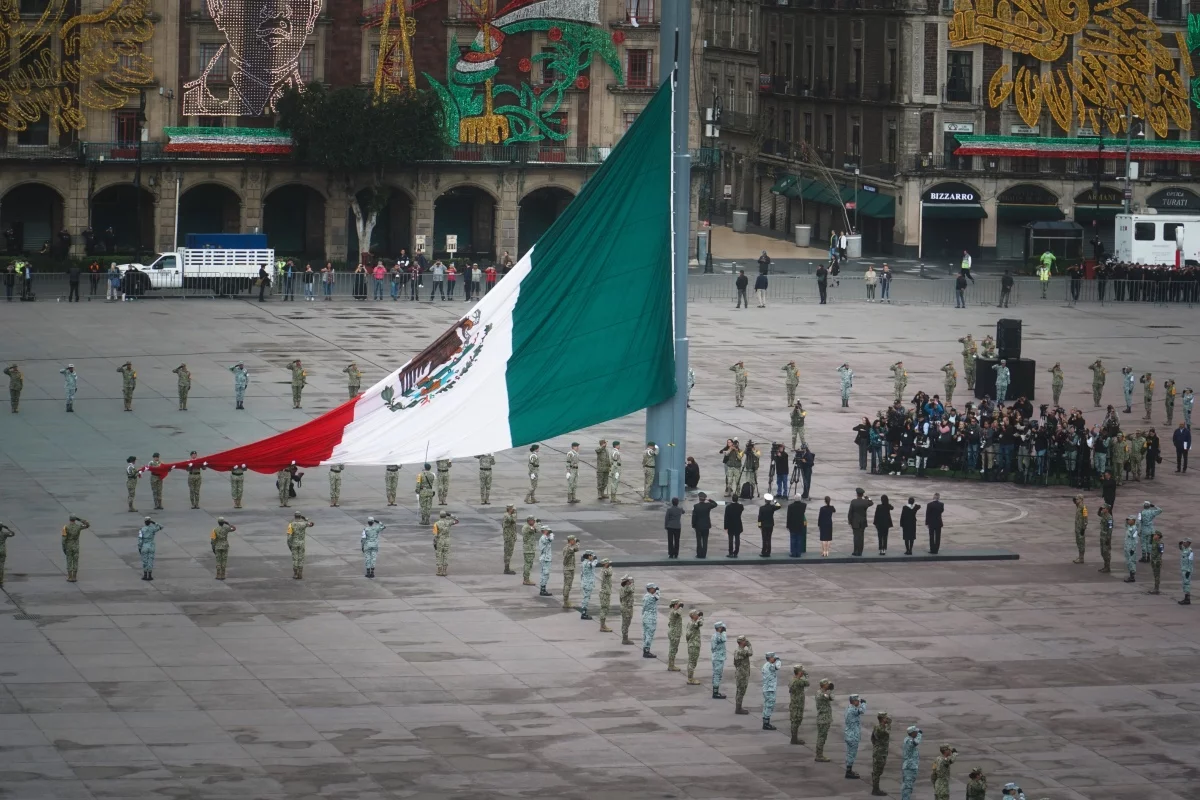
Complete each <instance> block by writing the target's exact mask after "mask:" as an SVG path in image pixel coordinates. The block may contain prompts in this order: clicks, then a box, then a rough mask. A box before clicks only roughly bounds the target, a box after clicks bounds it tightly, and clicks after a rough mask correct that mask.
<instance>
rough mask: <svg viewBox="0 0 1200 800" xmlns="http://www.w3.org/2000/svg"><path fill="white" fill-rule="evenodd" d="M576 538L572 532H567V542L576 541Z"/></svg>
mask: <svg viewBox="0 0 1200 800" xmlns="http://www.w3.org/2000/svg"><path fill="white" fill-rule="evenodd" d="M577 538H578V537H576V536H575V534H573V533H570V534H567V541H568V542H574V541H576V539H577Z"/></svg>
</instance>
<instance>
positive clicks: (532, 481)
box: [525, 444, 542, 505]
mask: <svg viewBox="0 0 1200 800" xmlns="http://www.w3.org/2000/svg"><path fill="white" fill-rule="evenodd" d="M540 449H541V445H537V444H532V445H530V446H529V459H528V467H529V494H527V495H525V502H526V503H529V504H531V505H532V504H533V503H536V502H537V485H538V474H539V473H540V472H541V468H542V459H541V457H540V456H538V450H540Z"/></svg>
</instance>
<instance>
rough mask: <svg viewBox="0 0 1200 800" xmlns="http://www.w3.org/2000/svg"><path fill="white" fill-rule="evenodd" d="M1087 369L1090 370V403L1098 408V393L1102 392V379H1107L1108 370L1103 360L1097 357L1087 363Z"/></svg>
mask: <svg viewBox="0 0 1200 800" xmlns="http://www.w3.org/2000/svg"><path fill="white" fill-rule="evenodd" d="M1088 369H1090V370H1091V371H1092V403H1093V404H1095V406H1096V408H1099V407H1100V395H1101V394H1103V393H1104V381H1105V380H1107V376H1108V370H1106V369H1105V368H1104V364H1103V362H1101V361H1100V359H1098V358H1097V359H1096V360H1095V361H1093V362H1092V363H1091V364H1088Z"/></svg>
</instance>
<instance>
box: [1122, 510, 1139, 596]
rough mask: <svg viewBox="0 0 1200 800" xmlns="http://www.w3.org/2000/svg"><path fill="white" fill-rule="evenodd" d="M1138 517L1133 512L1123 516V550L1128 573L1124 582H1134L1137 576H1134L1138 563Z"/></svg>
mask: <svg viewBox="0 0 1200 800" xmlns="http://www.w3.org/2000/svg"><path fill="white" fill-rule="evenodd" d="M1139 527H1140V526H1139V525H1138V518H1137V516H1136V515H1135V514H1130V515H1129V516H1127V517H1125V543H1124V546H1123V550H1124V552H1125V570H1126V571H1127V572H1128V573H1129V577H1128V578H1126V579H1125V583H1134V582H1135V581H1136V580H1137V578H1136V577H1134V576H1135V573H1136V572H1137V563H1138V557H1137V556H1138V528H1139Z"/></svg>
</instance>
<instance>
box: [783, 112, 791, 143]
mask: <svg viewBox="0 0 1200 800" xmlns="http://www.w3.org/2000/svg"><path fill="white" fill-rule="evenodd" d="M780 138H782V139H783V141H784V143H785V144H788V145H791V143H792V112H791V111H787V110H785V111H784V112H783V133H782V134H781V136H780Z"/></svg>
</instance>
